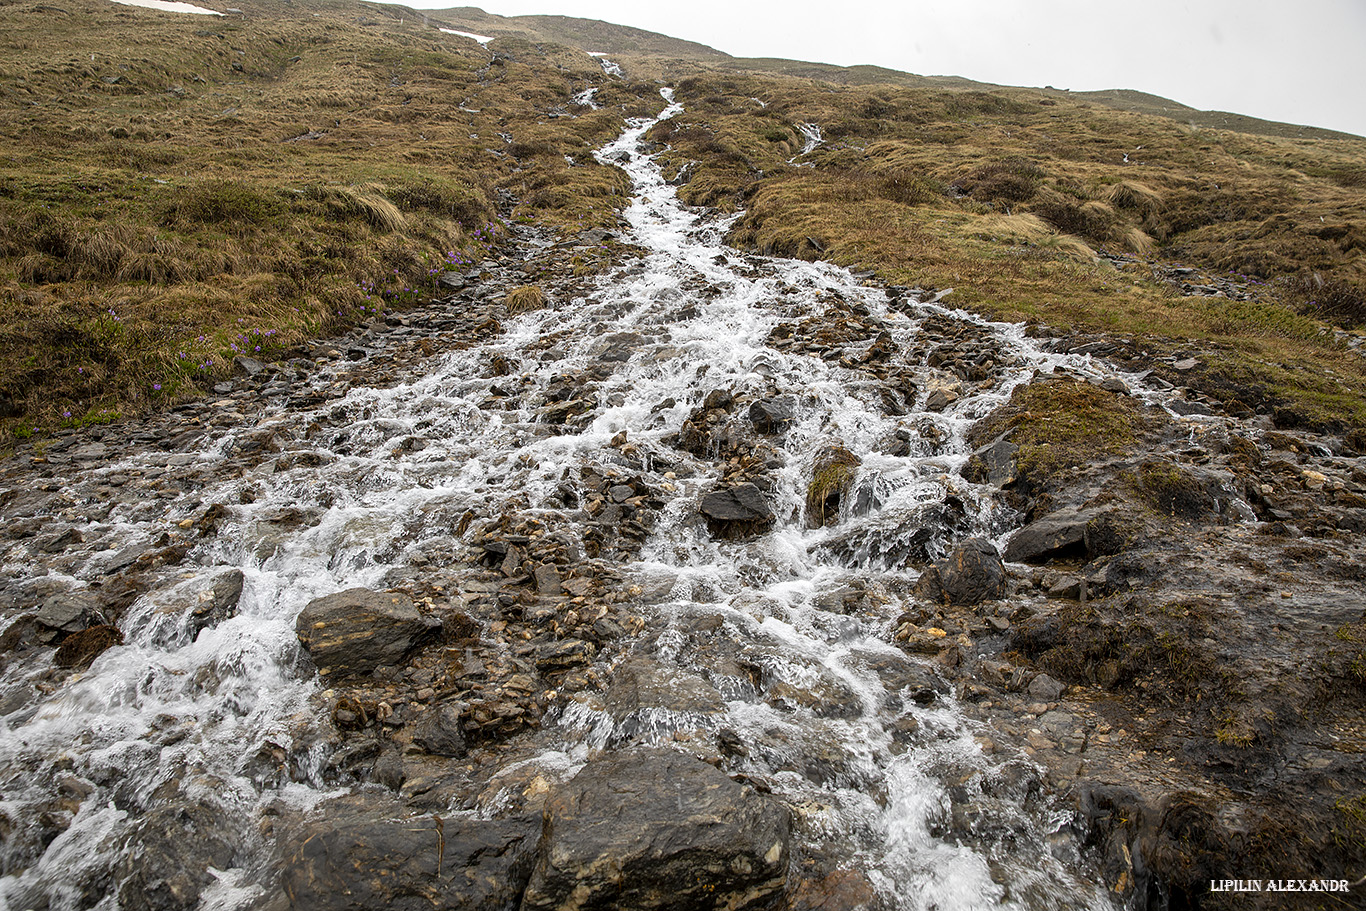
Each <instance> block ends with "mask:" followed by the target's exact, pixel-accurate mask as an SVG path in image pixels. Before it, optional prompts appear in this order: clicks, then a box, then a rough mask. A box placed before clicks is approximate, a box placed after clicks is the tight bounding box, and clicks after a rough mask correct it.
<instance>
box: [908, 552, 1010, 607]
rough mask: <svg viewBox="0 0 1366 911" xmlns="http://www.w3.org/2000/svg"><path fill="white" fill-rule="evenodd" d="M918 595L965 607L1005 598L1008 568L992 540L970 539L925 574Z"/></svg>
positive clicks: (917, 587)
mask: <svg viewBox="0 0 1366 911" xmlns="http://www.w3.org/2000/svg"><path fill="white" fill-rule="evenodd" d="M915 593H916V594H917V595H919V596H920V597H922V598H925V599H927V600H929V601H947V602H948V603H950V604H957V605H961V606H971V605H973V604H978V603H981V602H982V601H992V600H995V599H997V598H1004V597H1005V594H1006V569H1005V565H1004V564H1002V562H1001V555H1000V554H999V553H997V552H996V548H995V547H993V546H992V544H991V542H990V541H987V540H985V539H983V538H969V539H967V540H966V541H964V542H962V543H961V544H959V545H958V546H957V547H956V548H954V550H953V553H951V554H949V556H948V557H946V558H945V559H943V560H940V561H938V562H937V563H935V564H934V565H933V566H931V567H929V568H928V569H926V570H925V572H923V573H921V575H920V580H919V581H918V582H917V583H916V586H915Z"/></svg>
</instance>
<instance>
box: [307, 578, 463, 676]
mask: <svg viewBox="0 0 1366 911" xmlns="http://www.w3.org/2000/svg"><path fill="white" fill-rule="evenodd" d="M294 629H295V632H296V633H298V636H299V642H301V643H302V644H303V647H304V648H305V649H307V650H308V654H309V656H310V657H312V659H313V663H314V664H316V665H317V666H318V670H319V672H326V673H330V674H365V673H369V672H371V671H373V670H374V669H375V668H377V667H379V666H380V665H385V664H394V665H396V664H399V663H400V662H402V660H403V657H404V655H406V654H407V653H408V652H409V651H410V650H411V649H413V648H414V647H416V646H417V645H419V644H421V643H422V642H423V641H424V640H426V639H427V638H428V637H430V636H434V635H436V634H438V633H439V632H440V630H441V621H440V620H437V619H436V618H434V617H425V616H423V615H422V614H420V613H418V610H417V608H416V607H414V606H413V602H412V599H411V598H409V597H408V596H407V595H402V594H393V593H386V592H374V591H369V590H368V589H364V588H353V589H350V590H348V591H344V592H338V593H337V594H335V595H326V596H324V597H322V598H315V599H313V600H312V601H310V602H309V603H308V606H307V607H305V608H304V609H303V610H302V611H301V612H300V613H299V619H298V620H297V621H295V625H294Z"/></svg>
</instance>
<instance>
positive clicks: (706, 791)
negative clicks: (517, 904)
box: [522, 747, 790, 911]
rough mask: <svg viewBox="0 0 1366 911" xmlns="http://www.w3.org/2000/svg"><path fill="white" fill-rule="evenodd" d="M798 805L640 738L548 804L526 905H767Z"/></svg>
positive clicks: (778, 882)
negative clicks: (650, 746) (790, 805)
mask: <svg viewBox="0 0 1366 911" xmlns="http://www.w3.org/2000/svg"><path fill="white" fill-rule="evenodd" d="M789 826H790V822H789V817H788V811H787V809H786V808H785V807H784V806H783V805H782V804H780V803H779V802H778V801H777V800H775V799H773V798H772V797H769V796H766V795H763V794H760V793H759V792H758V791H755V790H754V789H753V788H750V787H747V786H744V785H741V784H738V783H736V782H734V781H732V780H731V779H730V778H728V777H727V776H726V775H725V774H724V773H722V772H720V771H718V770H717V769H714V768H712V767H711V766H709V765H707V764H706V763H704V762H701V761H700V760H697V759H694V758H692V757H691V756H686V755H684V754H682V753H677V752H673V751H669V750H654V749H647V748H643V747H634V748H631V749H629V750H624V751H622V752H619V753H613V754H608V755H606V756H603V757H601V758H599V759H596V760H594V761H592V762H590V763H589V764H588V765H587V766H585V767H584V769H583V771H581V772H579V774H578V775H576V776H575V777H574V778H573V779H572V780H571V781H569V782H568V783H567V784H565V785H563V786H562V787H561V788H560V789H559V791H558V792H557V793H555V794H554V795H553V796H552V797H551V799H550V800H549V801H548V803H547V804H546V809H545V823H544V828H543V837H542V842H541V847H540V850H539V852H538V856H537V858H536V866H535V869H534V870H533V872H532V874H531V880H530V882H529V883H528V885H527V890H526V895H525V898H524V900H523V903H522V908H523V909H525V911H551V909H563V908H575V909H580V911H607V909H618V908H634V909H642V911H645V909H654V908H660V909H663V908H696V909H713V908H714V909H728V911H739V909H743V908H757V907H759V906H761V905H763V904H764V903H766V902H769V901H771V900H773V899H774V898H776V897H777V896H778V894H779V893H780V892H781V891H782V888H783V883H784V880H785V878H786V873H787V862H788V837H789V835H788V833H789Z"/></svg>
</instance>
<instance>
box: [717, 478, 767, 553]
mask: <svg viewBox="0 0 1366 911" xmlns="http://www.w3.org/2000/svg"><path fill="white" fill-rule="evenodd" d="M699 509H700V511H701V513H702V516H703V518H705V519H706V520H707V530H708V531H709V532H711V535H712V537H714V538H726V539H728V540H736V539H740V538H747V537H751V536H754V535H761V534H763V533H764V532H766V531H768V530H769V529H770V528H772V527H773V519H774V515H773V509H772V507H770V506H769V505H768V500H766V499H764V495H763V494H762V493H761V492H760V491H759V488H757V487H755V486H754V485H753V484H737V485H736V486H734V487H726V488H723V489H722V490H714V491H712V492H711V493H709V494H707V495H706V496H705V497H703V498H702V503H701V505H700V506H699Z"/></svg>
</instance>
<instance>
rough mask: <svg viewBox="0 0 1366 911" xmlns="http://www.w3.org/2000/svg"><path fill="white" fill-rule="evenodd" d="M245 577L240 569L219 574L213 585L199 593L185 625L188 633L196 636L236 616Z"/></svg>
mask: <svg viewBox="0 0 1366 911" xmlns="http://www.w3.org/2000/svg"><path fill="white" fill-rule="evenodd" d="M244 581H245V577H244V576H243V575H242V571H241V570H240V569H230V570H228V571H227V572H224V573H220V574H219V575H218V576H216V577H215V578H214V580H213V584H212V585H210V586H209V587H208V588H206V589H204V590H203V591H201V592H200V593H199V596H198V598H197V600H196V602H195V604H194V606H193V607H191V608H190V615H189V618H188V620H187V623H188V625H189V628H190V632H191V633H192V634H193V635H195V636H198V635H199V634H200V633H201V632H203V631H204V630H206V629H208V628H209V627H213V626H217V625H218V624H220V623H222V622H223V621H224V620H229V619H231V618H233V617H235V616H237V602H238V601H240V600H241V598H242V583H243V582H244Z"/></svg>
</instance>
